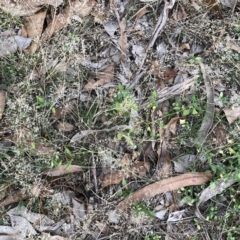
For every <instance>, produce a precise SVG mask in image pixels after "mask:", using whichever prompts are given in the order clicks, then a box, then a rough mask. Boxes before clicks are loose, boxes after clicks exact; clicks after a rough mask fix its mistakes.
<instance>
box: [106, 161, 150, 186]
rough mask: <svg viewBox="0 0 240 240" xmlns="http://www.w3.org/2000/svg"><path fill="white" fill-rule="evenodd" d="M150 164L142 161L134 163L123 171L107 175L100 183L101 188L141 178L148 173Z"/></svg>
mask: <svg viewBox="0 0 240 240" xmlns="http://www.w3.org/2000/svg"><path fill="white" fill-rule="evenodd" d="M149 169H150V163H149V162H143V161H141V162H140V161H136V162H135V163H134V164H133V165H132V166H131V167H129V168H128V169H125V170H118V171H116V172H114V173H110V174H107V175H106V176H104V179H103V182H102V188H104V187H106V186H108V185H112V184H119V183H120V182H121V181H122V180H123V179H124V178H125V179H127V178H134V177H135V176H137V177H143V176H145V175H146V171H149Z"/></svg>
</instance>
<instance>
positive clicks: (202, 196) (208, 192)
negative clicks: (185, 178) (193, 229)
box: [195, 177, 236, 221]
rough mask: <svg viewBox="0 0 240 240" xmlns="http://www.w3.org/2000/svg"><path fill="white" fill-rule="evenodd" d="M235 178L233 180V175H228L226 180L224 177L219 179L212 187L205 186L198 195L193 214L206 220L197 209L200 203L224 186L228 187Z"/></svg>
mask: <svg viewBox="0 0 240 240" xmlns="http://www.w3.org/2000/svg"><path fill="white" fill-rule="evenodd" d="M235 182H236V180H234V177H230V178H229V179H228V180H227V181H226V180H225V179H221V180H220V181H219V182H218V183H217V184H216V187H215V188H214V189H212V187H211V186H209V187H207V188H205V189H204V190H203V191H202V193H201V194H200V196H199V201H198V202H197V204H196V210H195V214H196V216H197V217H198V218H200V219H202V220H204V221H206V219H205V218H204V217H203V215H202V214H201V212H200V211H199V206H200V204H202V203H204V202H206V201H207V200H209V199H211V198H212V197H214V196H216V195H217V194H219V193H221V192H222V191H224V190H225V189H226V188H228V187H230V186H231V185H232V184H234V183H235Z"/></svg>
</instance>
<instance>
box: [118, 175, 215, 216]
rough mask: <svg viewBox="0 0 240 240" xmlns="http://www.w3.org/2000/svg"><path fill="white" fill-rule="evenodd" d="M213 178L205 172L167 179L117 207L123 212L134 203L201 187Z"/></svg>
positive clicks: (127, 199)
mask: <svg viewBox="0 0 240 240" xmlns="http://www.w3.org/2000/svg"><path fill="white" fill-rule="evenodd" d="M212 178H213V175H212V174H211V173H205V172H197V173H192V172H188V173H185V174H182V175H179V176H176V177H170V178H166V179H163V180H160V181H157V182H155V183H152V184H150V185H147V186H146V187H144V188H142V189H139V190H138V191H136V192H135V193H133V194H132V195H131V196H129V197H128V198H126V199H124V200H123V201H121V202H120V203H119V204H118V205H117V208H118V209H119V211H121V212H122V211H124V210H125V209H126V208H129V207H130V206H131V205H132V203H134V202H141V201H143V200H146V199H149V198H152V197H154V196H156V195H158V194H161V193H165V192H170V191H173V190H177V189H179V188H181V187H187V186H194V185H201V184H203V183H206V182H208V181H210V180H211V179H212Z"/></svg>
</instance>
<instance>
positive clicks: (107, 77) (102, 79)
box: [83, 65, 115, 91]
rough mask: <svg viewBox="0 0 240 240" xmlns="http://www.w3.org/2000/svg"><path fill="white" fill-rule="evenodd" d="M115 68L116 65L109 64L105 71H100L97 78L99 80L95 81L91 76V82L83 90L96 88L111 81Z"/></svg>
mask: <svg viewBox="0 0 240 240" xmlns="http://www.w3.org/2000/svg"><path fill="white" fill-rule="evenodd" d="M114 70H115V67H114V65H110V66H108V67H107V68H106V69H105V70H104V71H103V72H99V73H98V75H97V78H98V79H99V80H97V81H96V82H95V81H94V80H93V79H92V78H90V79H89V82H88V83H87V84H86V85H85V87H84V89H83V90H87V91H90V90H92V89H95V88H97V87H100V86H102V85H104V84H106V83H109V82H111V81H112V79H113V77H114Z"/></svg>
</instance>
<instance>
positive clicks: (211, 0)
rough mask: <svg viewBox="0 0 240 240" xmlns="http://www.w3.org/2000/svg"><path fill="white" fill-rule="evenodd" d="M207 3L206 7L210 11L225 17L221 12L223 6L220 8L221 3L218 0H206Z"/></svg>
mask: <svg viewBox="0 0 240 240" xmlns="http://www.w3.org/2000/svg"><path fill="white" fill-rule="evenodd" d="M205 4H206V8H207V9H208V10H209V11H211V12H213V13H216V14H218V16H219V17H220V18H221V19H224V17H223V15H222V13H221V8H220V6H219V3H218V1H217V0H205Z"/></svg>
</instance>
